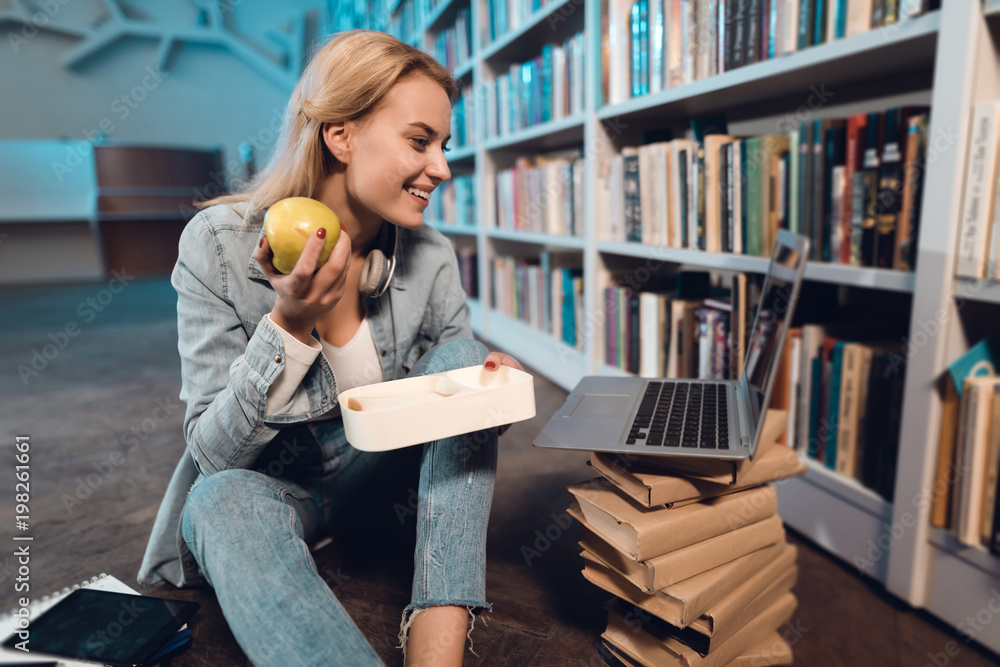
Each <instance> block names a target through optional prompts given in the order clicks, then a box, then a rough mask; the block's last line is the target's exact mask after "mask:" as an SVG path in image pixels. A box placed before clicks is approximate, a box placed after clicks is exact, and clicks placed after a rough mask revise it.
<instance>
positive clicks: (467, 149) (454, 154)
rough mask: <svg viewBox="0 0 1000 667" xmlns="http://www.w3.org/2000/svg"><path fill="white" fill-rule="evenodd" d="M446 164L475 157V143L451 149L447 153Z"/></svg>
mask: <svg viewBox="0 0 1000 667" xmlns="http://www.w3.org/2000/svg"><path fill="white" fill-rule="evenodd" d="M447 156H448V164H455V163H456V162H460V161H462V160H469V159H471V158H474V157H476V145H475V144H471V145H469V146H459V147H458V148H453V149H451V150H450V151H449V152H448V153H447Z"/></svg>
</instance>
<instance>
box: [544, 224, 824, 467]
mask: <svg viewBox="0 0 1000 667" xmlns="http://www.w3.org/2000/svg"><path fill="white" fill-rule="evenodd" d="M808 255H809V240H808V239H807V238H806V237H804V236H800V235H798V234H793V233H792V232H789V231H787V230H784V229H781V230H778V235H777V239H776V240H775V242H774V248H772V250H771V261H770V263H769V264H768V267H767V275H766V277H765V279H764V286H763V288H762V290H761V294H760V302H759V303H758V304H757V314H756V316H755V317H754V322H753V327H752V328H751V329H750V335H749V337H748V338H749V340H748V342H747V346H746V358H745V360H744V362H743V373H742V375H741V376H740V379H739V380H679V379H648V378H639V377H628V378H620V377H608V376H589V377H585V378H583V379H581V380H580V382H579V384H577V386H576V387H575V388H574V389H573V391H572V392H571V393H570V395H569V396H568V397H567V398H566V403H565V404H564V405H563V406H562V408H560V409H559V411H558V412H556V414H555V415H554V416H553V417H552V419H550V420H549V423H548V424H546V425H545V428H543V429H542V432H541V433H539V434H538V437H536V438H535V442H534V444H535V446H537V447H556V448H562V449H580V450H587V451H599V452H629V453H632V454H664V455H670V456H695V457H706V458H715V459H743V458H747V457H752V456H753V455H754V453H755V452H756V451H757V440H758V438H759V437H760V431H761V426H762V424H763V422H764V419H763V417H764V412H765V408H766V406H767V405H768V404H769V402H770V399H771V390H772V388H773V386H774V377H775V370H776V369H777V366H778V363H779V361H780V359H781V354H780V352H781V349H782V347H783V346H784V343H785V335H786V333H787V331H788V326H789V324H790V323H791V319H792V313H793V312H794V309H795V302H796V300H797V299H798V296H799V287H800V286H801V285H802V277H803V275H804V274H805V268H806V258H807V257H808Z"/></svg>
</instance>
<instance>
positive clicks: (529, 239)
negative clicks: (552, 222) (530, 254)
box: [486, 229, 586, 250]
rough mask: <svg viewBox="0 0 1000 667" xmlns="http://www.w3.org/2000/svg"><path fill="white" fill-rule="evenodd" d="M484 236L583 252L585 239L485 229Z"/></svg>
mask: <svg viewBox="0 0 1000 667" xmlns="http://www.w3.org/2000/svg"><path fill="white" fill-rule="evenodd" d="M486 236H488V237H489V238H491V239H500V240H502V241H516V242H518V243H530V244H532V245H539V246H545V247H546V248H552V249H555V250H583V247H584V245H585V244H586V239H584V238H583V237H581V236H566V235H561V234H542V233H539V232H519V231H515V230H510V229H487V230H486Z"/></svg>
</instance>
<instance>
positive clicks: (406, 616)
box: [396, 603, 493, 663]
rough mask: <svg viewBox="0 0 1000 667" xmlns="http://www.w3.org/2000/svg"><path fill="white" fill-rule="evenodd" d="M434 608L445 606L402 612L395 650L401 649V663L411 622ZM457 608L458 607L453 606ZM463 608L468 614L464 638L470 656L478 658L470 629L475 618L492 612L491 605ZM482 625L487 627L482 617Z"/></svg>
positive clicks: (416, 608)
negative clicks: (473, 646) (485, 612)
mask: <svg viewBox="0 0 1000 667" xmlns="http://www.w3.org/2000/svg"><path fill="white" fill-rule="evenodd" d="M435 606H445V605H433V604H428V605H425V606H423V607H407V608H406V609H404V610H403V618H402V620H401V621H400V623H399V637H398V639H399V644H398V645H397V646H396V648H399V649H403V662H404V663H405V662H406V642H407V639H408V638H409V633H410V627H411V626H412V625H413V621H414V620H416V618H417V615H418V614H419V613H420V612H422V611H427V610H428V609H429V608H430V607H435ZM455 606H459V605H455ZM461 606H464V607H465V610H466V611H468V612H469V629H468V630H467V631H466V633H465V638H466V639H468V640H469V651H470V652H471V653H472V655H474V656H476V657H477V658H478V657H479V654H478V653H476V652H475V651H474V650H472V629H473V628H474V627H475V625H476V618H477V617H478V616H479V615H480V614H482V613H483V612H484V611H487V612H490V611H493V605H491V604H489V603H486V605H485V606H476V605H468V604H467V605H461ZM483 625H489V624H488V623H487V622H486V617H483Z"/></svg>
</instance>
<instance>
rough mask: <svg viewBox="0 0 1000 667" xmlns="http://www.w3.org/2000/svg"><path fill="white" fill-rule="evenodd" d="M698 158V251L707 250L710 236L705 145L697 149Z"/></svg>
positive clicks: (700, 144) (699, 145) (702, 144)
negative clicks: (706, 207)
mask: <svg viewBox="0 0 1000 667" xmlns="http://www.w3.org/2000/svg"><path fill="white" fill-rule="evenodd" d="M695 155H696V156H697V158H696V159H697V165H696V167H697V170H698V178H697V181H696V183H697V207H698V208H697V228H696V229H697V241H698V250H707V249H708V246H707V242H708V235H707V233H706V231H707V230H706V223H707V220H706V211H705V203H706V201H705V197H706V192H705V144H704V143H703V142H702V143H699V144H698V145H697V146H696V148H695Z"/></svg>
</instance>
